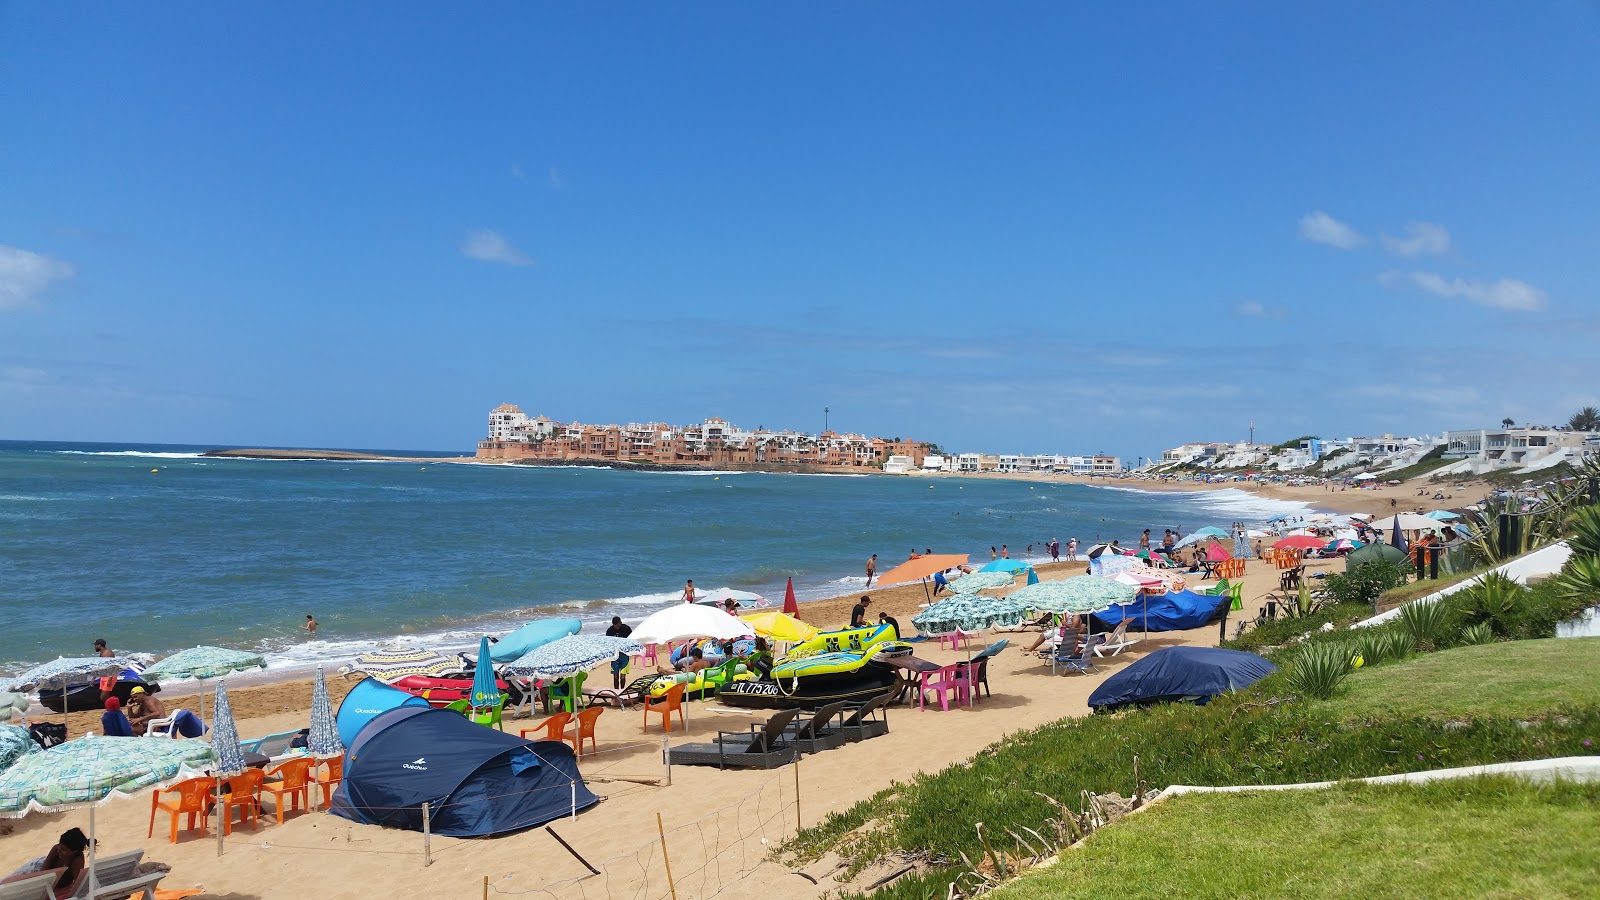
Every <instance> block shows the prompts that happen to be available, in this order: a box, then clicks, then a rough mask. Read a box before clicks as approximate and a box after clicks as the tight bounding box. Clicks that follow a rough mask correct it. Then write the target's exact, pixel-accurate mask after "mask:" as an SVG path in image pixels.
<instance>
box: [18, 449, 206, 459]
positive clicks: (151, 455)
mask: <svg viewBox="0 0 1600 900" xmlns="http://www.w3.org/2000/svg"><path fill="white" fill-rule="evenodd" d="M45 452H46V453H62V454H66V455H68V456H142V457H145V458H147V459H203V458H205V454H204V453H161V452H157V451H154V450H47V451H45Z"/></svg>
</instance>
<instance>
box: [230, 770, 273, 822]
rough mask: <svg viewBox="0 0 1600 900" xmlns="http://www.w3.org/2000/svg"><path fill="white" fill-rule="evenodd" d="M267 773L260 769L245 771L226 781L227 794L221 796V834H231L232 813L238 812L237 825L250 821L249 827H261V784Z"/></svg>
mask: <svg viewBox="0 0 1600 900" xmlns="http://www.w3.org/2000/svg"><path fill="white" fill-rule="evenodd" d="M266 778H267V773H266V772H264V771H262V770H261V769H245V770H244V772H243V773H242V774H239V775H235V776H233V777H232V778H229V779H228V782H227V784H228V792H227V793H226V794H223V795H222V801H221V805H222V833H223V834H224V835H229V834H232V833H233V811H234V810H235V809H237V810H239V824H240V825H243V824H244V820H245V819H246V818H247V817H248V818H249V819H250V827H251V828H252V829H254V828H258V827H260V825H261V782H263V781H265V780H266Z"/></svg>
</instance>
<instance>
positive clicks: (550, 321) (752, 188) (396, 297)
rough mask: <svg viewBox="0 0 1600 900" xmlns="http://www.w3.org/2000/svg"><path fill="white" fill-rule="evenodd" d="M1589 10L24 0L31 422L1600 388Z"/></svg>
mask: <svg viewBox="0 0 1600 900" xmlns="http://www.w3.org/2000/svg"><path fill="white" fill-rule="evenodd" d="M1597 96H1600V6H1597V5H1596V4H1595V3H1593V2H1575V0H1568V2H1548V3H1531V4H1503V3H1483V2H1435V3H1424V2H1416V3H1380V2H1372V3H1347V4H1317V5H1302V4H1278V3H1267V2H1261V3H1214V4H1210V3H1208V4H1195V3H1187V2H1173V3H1159V2H1152V3H1143V4H1093V5H1091V4H1063V3H1053V2H1052V3H1024V2H1018V3H1008V4H1001V5H993V4H971V3H963V4H953V3H936V2H935V3H929V2H917V3H909V2H906V3H893V2H884V3H874V4H846V3H811V4H789V5H777V4H744V3H732V2H728V3H680V4H648V5H640V4H604V3H596V4H581V5H575V4H567V5H556V4H498V3H481V4H471V5H469V6H467V7H444V6H439V5H437V4H423V3H390V4H370V3H367V4H351V3H333V4H266V3H240V4H230V5H225V6H217V5H214V4H184V3H176V2H175V3H167V4H159V5H156V6H137V7H130V6H128V5H126V4H108V3H82V4H27V3H0V123H4V124H3V125H0V439H12V440H66V441H113V442H124V441H125V442H167V443H193V444H216V445H248V446H254V445H270V446H313V447H368V448H395V449H418V450H422V449H436V450H450V449H463V450H465V449H470V448H471V447H472V446H473V445H474V443H475V442H476V441H477V440H478V439H479V438H481V437H482V436H483V435H484V433H485V428H486V426H485V422H486V418H487V414H488V411H489V410H490V409H491V408H492V407H493V406H495V405H497V404H499V403H502V402H513V403H517V404H518V405H520V406H521V407H522V408H523V409H524V410H526V411H527V412H528V413H529V414H530V415H547V416H550V417H551V418H553V419H556V420H559V421H573V420H578V421H583V422H592V423H607V422H628V421H650V420H656V421H666V422H671V423H676V424H683V423H688V422H692V421H698V420H700V419H702V418H705V417H707V416H713V415H715V416H721V417H723V418H725V419H728V420H730V421H732V422H735V423H737V424H739V425H742V426H744V427H747V428H753V427H757V426H765V427H767V428H773V429H777V428H796V429H800V430H805V431H817V430H820V429H821V427H822V425H823V421H824V409H825V408H826V409H827V410H828V413H827V422H828V424H829V425H831V426H832V427H834V428H835V429H837V430H849V431H857V432H864V433H868V434H877V435H882V436H887V437H916V438H921V439H926V440H932V441H935V442H937V443H939V444H940V445H942V446H943V447H945V448H946V449H948V450H951V451H957V452H959V451H983V452H1006V453H1009V452H1023V453H1069V454H1076V453H1096V452H1108V453H1115V454H1118V455H1121V456H1123V457H1125V458H1127V459H1129V460H1130V461H1132V460H1134V459H1136V458H1137V457H1138V456H1141V455H1142V456H1151V455H1159V454H1160V452H1161V451H1162V450H1163V449H1165V448H1167V447H1171V446H1175V445H1177V444H1180V443H1183V442H1186V441H1195V440H1206V441H1216V440H1242V439H1244V438H1246V437H1247V436H1248V435H1249V430H1248V429H1249V423H1251V422H1252V421H1253V422H1254V423H1255V432H1254V433H1255V436H1256V437H1257V439H1259V440H1274V441H1276V440H1284V439H1288V438H1291V437H1295V436H1298V435H1304V434H1319V435H1322V436H1324V437H1346V436H1351V435H1361V434H1382V433H1386V432H1387V433H1407V434H1412V433H1418V434H1420V433H1437V432H1439V431H1441V430H1444V429H1450V428H1477V427H1493V426H1494V425H1496V424H1497V423H1499V421H1500V420H1501V419H1502V418H1506V417H1510V418H1513V419H1515V420H1516V421H1518V422H1528V423H1557V422H1564V421H1565V420H1566V418H1567V417H1568V416H1569V415H1570V414H1571V413H1572V412H1573V411H1574V410H1575V409H1577V408H1578V407H1580V406H1584V405H1591V404H1592V405H1600V353H1597V352H1596V350H1595V348H1596V344H1597V341H1600V290H1597V288H1600V103H1596V102H1595V98H1596V97H1597Z"/></svg>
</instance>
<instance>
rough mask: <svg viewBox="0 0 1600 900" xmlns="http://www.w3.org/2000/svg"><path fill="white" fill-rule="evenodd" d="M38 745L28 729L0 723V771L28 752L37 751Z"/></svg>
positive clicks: (9, 766)
mask: <svg viewBox="0 0 1600 900" xmlns="http://www.w3.org/2000/svg"><path fill="white" fill-rule="evenodd" d="M38 751H39V745H38V743H36V742H35V741H34V739H33V735H31V734H29V733H28V729H26V728H19V727H17V726H15V725H0V772H4V771H5V770H6V769H9V768H11V767H12V766H13V765H15V764H16V762H17V760H19V759H22V758H23V757H24V756H27V755H28V754H30V753H37V752H38Z"/></svg>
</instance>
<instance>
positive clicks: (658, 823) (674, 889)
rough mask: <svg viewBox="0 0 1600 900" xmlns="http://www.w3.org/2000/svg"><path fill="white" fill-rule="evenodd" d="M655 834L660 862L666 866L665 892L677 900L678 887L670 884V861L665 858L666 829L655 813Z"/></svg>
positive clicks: (659, 816) (658, 814) (673, 899)
mask: <svg viewBox="0 0 1600 900" xmlns="http://www.w3.org/2000/svg"><path fill="white" fill-rule="evenodd" d="M656 833H657V834H659V835H661V861H662V862H663V863H665V864H666V866H667V890H669V891H671V892H672V900H678V886H677V885H675V884H673V883H672V859H671V858H669V857H668V856H667V828H666V826H665V825H662V824H661V813H656Z"/></svg>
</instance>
